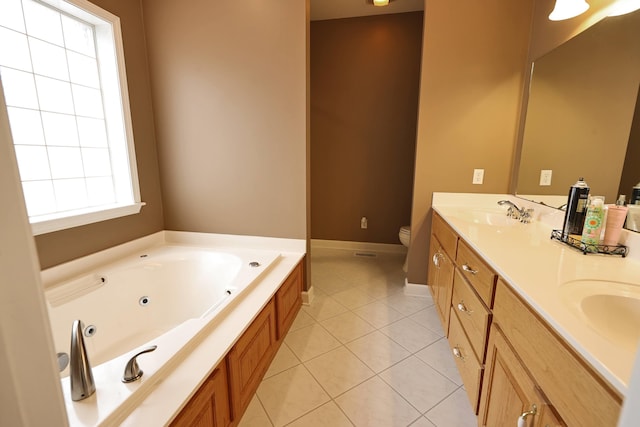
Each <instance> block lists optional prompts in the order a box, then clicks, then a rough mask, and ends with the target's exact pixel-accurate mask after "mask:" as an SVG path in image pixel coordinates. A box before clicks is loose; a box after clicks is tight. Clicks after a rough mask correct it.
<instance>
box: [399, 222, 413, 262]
mask: <svg viewBox="0 0 640 427" xmlns="http://www.w3.org/2000/svg"><path fill="white" fill-rule="evenodd" d="M398 237H399V238H400V242H401V243H402V244H403V245H404V246H406V247H407V248H408V247H409V243H410V242H411V226H409V225H403V226H402V227H400V232H399V233H398ZM408 262H409V254H408V253H407V257H406V258H405V260H404V265H403V266H402V270H404V272H405V273H406V272H407V265H408Z"/></svg>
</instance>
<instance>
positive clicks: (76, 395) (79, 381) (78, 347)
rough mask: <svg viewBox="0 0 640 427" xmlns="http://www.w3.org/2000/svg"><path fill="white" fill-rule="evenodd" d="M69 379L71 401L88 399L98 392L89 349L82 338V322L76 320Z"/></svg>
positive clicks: (73, 331) (72, 339)
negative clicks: (88, 354)
mask: <svg viewBox="0 0 640 427" xmlns="http://www.w3.org/2000/svg"><path fill="white" fill-rule="evenodd" d="M69 354H70V356H69V359H70V360H69V379H70V382H71V400H73V401H78V400H82V399H86V398H87V397H89V396H91V395H92V394H93V393H95V391H96V384H95V382H94V381H93V372H92V371H91V365H90V364H89V358H88V357H87V349H86V348H85V346H84V338H83V337H82V322H81V321H80V320H75V321H74V322H73V326H72V328H71V351H70V352H69Z"/></svg>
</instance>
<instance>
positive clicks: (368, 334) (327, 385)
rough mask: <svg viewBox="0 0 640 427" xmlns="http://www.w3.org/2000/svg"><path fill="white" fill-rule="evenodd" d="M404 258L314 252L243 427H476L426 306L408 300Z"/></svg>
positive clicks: (432, 309)
mask: <svg viewBox="0 0 640 427" xmlns="http://www.w3.org/2000/svg"><path fill="white" fill-rule="evenodd" d="M403 261H404V258H403V256H400V255H397V254H383V253H379V254H377V256H376V257H375V258H373V257H371V258H369V257H356V256H354V254H353V252H352V251H346V250H334V249H314V250H313V251H312V252H311V263H312V283H313V286H314V292H315V295H316V297H315V299H314V301H313V303H312V304H311V305H310V306H303V308H302V310H300V313H299V314H298V316H297V318H296V320H295V322H294V324H293V326H292V327H291V330H290V331H289V333H288V334H287V336H286V337H285V339H284V343H283V344H282V346H281V347H280V350H279V351H278V354H277V355H276V357H275V359H274V360H273V362H272V363H271V366H270V367H269V370H268V371H267V373H266V375H265V378H264V380H263V381H262V383H261V384H260V387H259V388H258V391H257V392H256V395H255V396H254V397H253V399H252V401H251V403H250V405H249V408H248V409H247V411H246V413H245V415H244V417H243V418H242V420H241V422H240V427H280V426H295V427H316V426H318V427H321V426H327V427H342V426H345V427H347V426H357V427H361V426H362V427H364V426H367V427H369V426H370V427H378V426H379V427H391V426H412V427H427V426H428V427H433V426H436V427H472V426H476V424H477V421H476V417H475V415H474V414H473V412H472V410H471V407H470V405H469V401H468V399H467V395H466V393H465V391H464V389H463V388H462V380H461V379H460V376H459V374H458V371H457V369H456V366H455V362H454V361H453V358H452V356H451V352H450V350H449V346H448V344H447V341H446V338H444V337H443V331H442V327H441V326H440V320H439V319H438V316H437V314H436V311H435V307H434V306H433V301H432V300H431V298H429V297H414V296H407V295H404V293H403V292H402V291H403V285H404V274H403V272H402V263H403Z"/></svg>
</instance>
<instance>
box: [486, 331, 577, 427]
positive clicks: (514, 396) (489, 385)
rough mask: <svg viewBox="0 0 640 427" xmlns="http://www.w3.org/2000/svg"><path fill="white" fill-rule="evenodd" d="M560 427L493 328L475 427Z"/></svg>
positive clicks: (515, 358)
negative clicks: (522, 426)
mask: <svg viewBox="0 0 640 427" xmlns="http://www.w3.org/2000/svg"><path fill="white" fill-rule="evenodd" d="M518 422H522V423H524V424H522V425H524V426H527V427H559V426H564V425H565V424H563V423H562V422H561V421H560V420H559V419H558V418H557V417H556V415H555V413H554V411H553V410H552V409H551V407H550V405H549V404H548V403H547V402H546V400H545V399H544V397H543V395H542V392H541V391H540V389H539V388H538V386H537V385H536V383H535V382H534V380H533V379H532V378H531V375H530V374H529V372H528V371H527V369H526V368H525V367H524V365H523V364H522V362H521V360H520V359H519V358H518V356H517V355H516V353H515V351H514V350H513V348H512V347H511V345H510V344H509V343H508V341H507V339H506V338H505V337H504V335H503V334H502V331H501V330H500V328H499V327H497V326H496V325H495V324H494V325H492V326H491V338H490V339H489V345H488V349H487V364H486V373H485V378H484V385H483V387H482V400H481V404H480V411H479V413H478V425H480V426H483V427H485V426H486V427H494V426H515V425H521V424H518Z"/></svg>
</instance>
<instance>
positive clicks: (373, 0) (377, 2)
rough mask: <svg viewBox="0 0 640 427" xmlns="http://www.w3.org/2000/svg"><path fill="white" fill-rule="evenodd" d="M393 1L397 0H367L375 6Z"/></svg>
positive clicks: (385, 4)
mask: <svg viewBox="0 0 640 427" xmlns="http://www.w3.org/2000/svg"><path fill="white" fill-rule="evenodd" d="M392 1H395V0H367V3H368V4H372V5H374V6H387V5H389V3H391V2H392Z"/></svg>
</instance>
